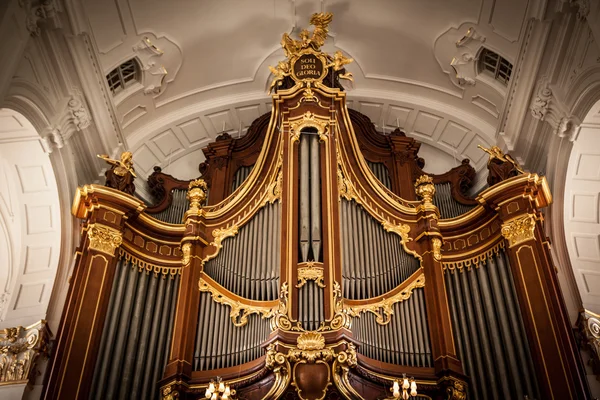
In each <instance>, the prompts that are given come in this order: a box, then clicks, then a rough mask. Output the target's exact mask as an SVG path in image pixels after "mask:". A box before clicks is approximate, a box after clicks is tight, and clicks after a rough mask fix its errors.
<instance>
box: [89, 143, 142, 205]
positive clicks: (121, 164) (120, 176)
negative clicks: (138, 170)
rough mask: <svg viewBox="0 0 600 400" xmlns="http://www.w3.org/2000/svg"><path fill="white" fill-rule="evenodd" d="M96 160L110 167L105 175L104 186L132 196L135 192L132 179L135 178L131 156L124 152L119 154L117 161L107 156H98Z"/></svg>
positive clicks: (128, 152) (129, 153)
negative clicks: (102, 161) (100, 160)
mask: <svg viewBox="0 0 600 400" xmlns="http://www.w3.org/2000/svg"><path fill="white" fill-rule="evenodd" d="M98 158H101V159H103V160H104V161H106V162H107V163H109V164H110V165H111V168H110V169H109V170H108V171H106V173H105V176H106V186H108V187H111V188H113V189H117V190H120V191H122V192H125V193H128V194H131V195H133V193H134V192H135V184H134V183H133V179H134V178H137V175H136V174H135V170H134V169H133V154H132V153H131V152H130V151H125V152H123V153H121V158H120V159H119V160H113V159H112V158H109V157H108V155H107V154H99V155H98Z"/></svg>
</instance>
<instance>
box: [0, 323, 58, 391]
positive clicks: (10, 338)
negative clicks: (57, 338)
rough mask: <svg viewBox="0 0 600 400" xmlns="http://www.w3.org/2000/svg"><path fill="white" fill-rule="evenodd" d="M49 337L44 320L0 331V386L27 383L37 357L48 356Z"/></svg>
mask: <svg viewBox="0 0 600 400" xmlns="http://www.w3.org/2000/svg"><path fill="white" fill-rule="evenodd" d="M49 337H50V331H49V330H48V327H47V325H46V321H44V320H41V321H39V322H37V323H35V324H33V325H31V326H28V327H27V328H24V327H22V326H18V327H14V328H5V329H3V330H2V331H0V384H11V383H14V384H23V383H27V382H28V381H29V379H30V378H32V371H33V370H34V365H35V363H36V361H37V359H38V357H40V356H44V357H46V356H48V340H49Z"/></svg>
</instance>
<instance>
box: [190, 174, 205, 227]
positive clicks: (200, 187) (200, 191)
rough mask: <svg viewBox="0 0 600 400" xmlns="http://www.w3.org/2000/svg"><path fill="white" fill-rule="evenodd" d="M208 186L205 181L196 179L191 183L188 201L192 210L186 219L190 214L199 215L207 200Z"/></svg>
mask: <svg viewBox="0 0 600 400" xmlns="http://www.w3.org/2000/svg"><path fill="white" fill-rule="evenodd" d="M207 190H208V186H207V184H206V182H205V181H204V179H201V178H200V179H196V180H193V181H191V182H190V184H189V186H188V192H187V196H186V197H187V199H188V201H189V202H190V208H189V209H188V210H187V211H186V213H185V217H186V218H187V217H188V215H189V214H192V215H193V214H198V213H199V211H200V207H202V203H204V200H206V191H207Z"/></svg>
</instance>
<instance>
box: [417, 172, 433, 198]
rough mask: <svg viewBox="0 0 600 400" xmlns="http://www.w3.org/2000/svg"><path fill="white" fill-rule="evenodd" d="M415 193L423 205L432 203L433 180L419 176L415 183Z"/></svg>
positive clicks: (426, 176) (427, 176)
mask: <svg viewBox="0 0 600 400" xmlns="http://www.w3.org/2000/svg"><path fill="white" fill-rule="evenodd" d="M415 192H416V193H417V196H418V197H419V198H420V199H421V200H422V201H423V202H424V203H432V202H433V195H434V194H435V186H434V184H433V178H431V177H430V176H429V175H421V176H420V177H419V178H418V179H417V180H416V182H415Z"/></svg>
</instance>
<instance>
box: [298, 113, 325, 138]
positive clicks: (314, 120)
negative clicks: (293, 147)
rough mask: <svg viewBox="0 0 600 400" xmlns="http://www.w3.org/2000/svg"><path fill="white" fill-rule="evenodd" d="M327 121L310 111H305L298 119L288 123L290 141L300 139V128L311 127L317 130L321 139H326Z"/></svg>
mask: <svg viewBox="0 0 600 400" xmlns="http://www.w3.org/2000/svg"><path fill="white" fill-rule="evenodd" d="M328 123H329V121H326V120H322V119H320V118H319V117H317V116H316V115H315V114H313V113H312V112H310V111H307V112H305V113H304V114H303V115H302V117H301V118H300V119H297V120H295V121H292V122H291V124H290V127H291V132H292V142H297V141H298V140H300V133H301V132H302V129H304V128H307V127H311V128H315V129H316V130H317V134H318V135H319V139H320V140H321V141H324V140H327V129H328V128H327V124H328Z"/></svg>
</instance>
